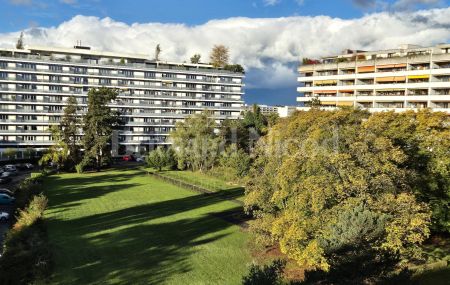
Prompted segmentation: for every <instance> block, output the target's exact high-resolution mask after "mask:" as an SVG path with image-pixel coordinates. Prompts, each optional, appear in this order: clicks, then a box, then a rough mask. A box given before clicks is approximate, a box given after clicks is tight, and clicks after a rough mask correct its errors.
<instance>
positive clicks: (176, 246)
mask: <svg viewBox="0 0 450 285" xmlns="http://www.w3.org/2000/svg"><path fill="white" fill-rule="evenodd" d="M44 185H45V186H46V189H47V195H48V198H49V207H48V210H47V211H46V219H47V221H48V222H47V224H48V232H49V239H50V243H51V245H52V248H53V249H54V260H55V270H54V271H55V273H54V276H53V280H52V281H53V282H52V283H53V284H239V283H240V281H241V278H242V275H243V274H245V272H246V265H247V264H248V263H249V262H250V256H249V253H248V251H247V249H246V248H247V246H246V241H247V234H246V233H245V232H242V231H241V229H240V228H239V227H237V226H235V225H232V224H230V223H227V222H225V221H224V220H222V219H220V218H218V217H217V215H220V213H222V212H226V211H229V210H231V209H235V208H237V205H236V204H235V203H232V202H229V201H224V200H222V198H221V197H220V195H208V196H204V195H198V194H196V193H193V192H190V191H188V190H185V189H181V188H179V187H175V186H173V185H170V184H167V183H164V182H161V181H159V180H156V179H154V178H152V177H150V176H147V175H145V174H144V173H143V172H141V171H139V170H115V171H108V172H101V173H94V174H82V175H79V174H64V175H54V176H50V177H48V178H46V181H45V184H44Z"/></svg>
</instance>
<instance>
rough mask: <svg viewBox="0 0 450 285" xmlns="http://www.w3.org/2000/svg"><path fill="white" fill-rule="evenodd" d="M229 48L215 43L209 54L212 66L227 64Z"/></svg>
mask: <svg viewBox="0 0 450 285" xmlns="http://www.w3.org/2000/svg"><path fill="white" fill-rule="evenodd" d="M229 57H230V55H229V49H228V48H227V47H226V46H224V45H215V46H214V47H213V49H212V51H211V55H210V56H209V58H210V60H211V64H212V65H213V66H214V67H225V65H227V64H228V59H229Z"/></svg>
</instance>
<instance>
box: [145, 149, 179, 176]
mask: <svg viewBox="0 0 450 285" xmlns="http://www.w3.org/2000/svg"><path fill="white" fill-rule="evenodd" d="M176 164H177V161H176V158H175V153H174V151H173V149H172V148H167V149H164V148H163V147H158V148H157V149H155V150H153V151H151V152H150V153H149V154H148V157H147V165H148V166H149V167H152V168H155V169H158V171H161V170H162V168H164V167H167V168H169V169H173V168H174V167H175V166H176Z"/></svg>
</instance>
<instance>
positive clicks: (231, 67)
mask: <svg viewBox="0 0 450 285" xmlns="http://www.w3.org/2000/svg"><path fill="white" fill-rule="evenodd" d="M223 69H225V70H228V71H232V72H239V73H245V70H244V68H243V67H242V65H240V64H227V65H225V66H224V67H223Z"/></svg>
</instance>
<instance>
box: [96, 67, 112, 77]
mask: <svg viewBox="0 0 450 285" xmlns="http://www.w3.org/2000/svg"><path fill="white" fill-rule="evenodd" d="M98 73H99V74H100V75H110V74H111V70H110V69H104V68H101V69H99V70H98Z"/></svg>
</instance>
